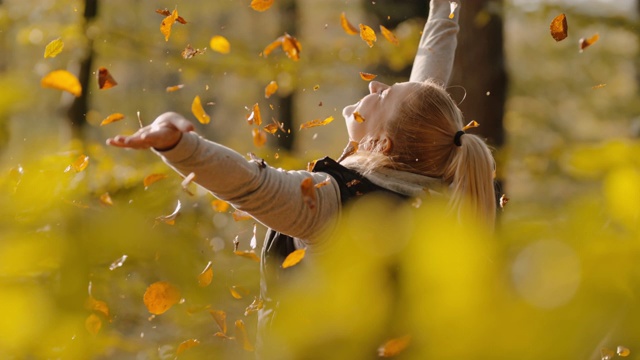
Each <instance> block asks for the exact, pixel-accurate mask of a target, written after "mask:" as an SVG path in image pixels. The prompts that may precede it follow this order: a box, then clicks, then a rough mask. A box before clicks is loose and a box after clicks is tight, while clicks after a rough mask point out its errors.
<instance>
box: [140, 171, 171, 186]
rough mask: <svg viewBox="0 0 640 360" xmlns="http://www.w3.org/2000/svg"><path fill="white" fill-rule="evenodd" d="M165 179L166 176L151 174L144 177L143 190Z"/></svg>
mask: <svg viewBox="0 0 640 360" xmlns="http://www.w3.org/2000/svg"><path fill="white" fill-rule="evenodd" d="M166 178H167V175H166V174H151V175H148V176H147V177H145V178H144V180H143V181H142V183H143V184H144V188H145V189H146V188H148V187H149V186H151V184H153V183H155V182H157V181H160V180H162V179H166Z"/></svg>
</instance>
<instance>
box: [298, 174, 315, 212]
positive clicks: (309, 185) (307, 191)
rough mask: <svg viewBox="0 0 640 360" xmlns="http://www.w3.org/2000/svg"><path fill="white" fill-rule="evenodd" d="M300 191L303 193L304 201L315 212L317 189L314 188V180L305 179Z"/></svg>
mask: <svg viewBox="0 0 640 360" xmlns="http://www.w3.org/2000/svg"><path fill="white" fill-rule="evenodd" d="M300 191H301V192H302V200H304V202H305V204H307V206H308V207H309V208H310V209H312V210H313V209H314V208H315V207H316V188H315V187H314V186H313V178H311V177H307V178H304V180H302V182H301V183H300Z"/></svg>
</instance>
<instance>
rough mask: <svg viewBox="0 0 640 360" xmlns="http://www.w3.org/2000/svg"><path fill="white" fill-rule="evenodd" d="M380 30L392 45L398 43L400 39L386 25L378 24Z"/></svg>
mask: <svg viewBox="0 0 640 360" xmlns="http://www.w3.org/2000/svg"><path fill="white" fill-rule="evenodd" d="M453 4H455V3H453ZM380 32H381V33H382V36H384V38H385V39H387V40H388V41H389V42H390V43H392V44H393V45H395V46H398V45H400V41H399V40H398V38H397V37H396V36H395V35H393V33H392V32H391V30H389V29H387V28H386V27H384V26H382V25H380Z"/></svg>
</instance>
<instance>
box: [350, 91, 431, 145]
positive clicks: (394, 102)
mask: <svg viewBox="0 0 640 360" xmlns="http://www.w3.org/2000/svg"><path fill="white" fill-rule="evenodd" d="M417 86H419V83H415V82H402V83H396V84H394V85H391V86H389V85H386V84H383V83H381V82H377V81H372V82H370V83H369V94H368V95H366V96H365V97H363V98H362V99H361V100H360V101H358V102H357V103H355V104H353V105H348V106H346V107H345V108H344V109H343V110H342V115H343V116H344V118H345V121H346V122H347V132H348V133H349V140H350V141H356V142H359V141H360V140H362V139H363V138H364V137H371V138H373V139H379V138H381V137H382V136H383V135H385V133H384V132H385V130H384V129H385V124H386V123H387V122H389V121H390V120H391V119H393V117H394V114H395V111H396V107H397V106H398V105H399V104H400V103H401V102H402V101H403V100H404V99H406V98H407V96H408V95H409V94H410V93H411V92H412V91H413V90H415V89H416V87H417ZM354 113H358V114H359V115H360V117H358V116H354ZM358 118H359V119H360V120H362V119H364V121H362V122H360V121H358Z"/></svg>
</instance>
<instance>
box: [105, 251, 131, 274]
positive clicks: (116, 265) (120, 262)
mask: <svg viewBox="0 0 640 360" xmlns="http://www.w3.org/2000/svg"><path fill="white" fill-rule="evenodd" d="M127 258H128V256H127V255H122V256H121V257H120V258H118V259H116V260H115V261H114V262H112V263H111V265H109V270H111V271H113V270H115V269H117V268H119V267H121V266H122V265H124V262H125V261H127Z"/></svg>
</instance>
